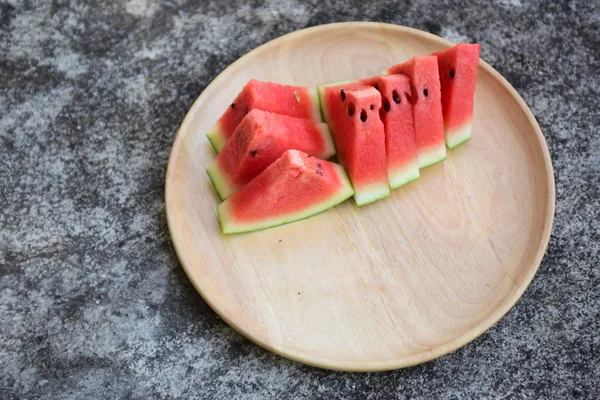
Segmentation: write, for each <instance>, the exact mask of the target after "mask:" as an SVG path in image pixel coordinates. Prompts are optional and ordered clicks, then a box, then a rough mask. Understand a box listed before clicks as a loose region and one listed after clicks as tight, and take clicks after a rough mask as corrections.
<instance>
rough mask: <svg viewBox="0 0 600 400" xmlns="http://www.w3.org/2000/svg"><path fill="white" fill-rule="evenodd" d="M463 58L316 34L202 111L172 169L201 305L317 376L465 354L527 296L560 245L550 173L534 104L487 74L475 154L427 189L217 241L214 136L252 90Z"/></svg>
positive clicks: (383, 29) (256, 67) (480, 92)
mask: <svg viewBox="0 0 600 400" xmlns="http://www.w3.org/2000/svg"><path fill="white" fill-rule="evenodd" d="M450 45H452V44H451V43H450V42H448V41H446V40H444V39H441V38H439V37H437V36H434V35H431V34H428V33H425V32H422V31H418V30H414V29H410V28H405V27H400V26H395V25H388V24H380V23H342V24H331V25H323V26H319V27H315V28H309V29H305V30H302V31H298V32H294V33H292V34H288V35H286V36H283V37H280V38H278V39H276V40H273V41H271V42H269V43H267V44H265V45H263V46H261V47H259V48H257V49H255V50H253V51H252V52H250V53H248V54H246V55H245V56H243V57H242V58H240V59H239V60H238V61H236V62H235V63H233V64H232V65H231V66H230V67H228V68H227V69H226V70H225V71H223V72H222V73H221V74H220V75H219V76H218V77H217V78H216V79H215V80H214V81H213V82H212V83H211V84H210V85H209V86H208V87H207V88H206V89H205V90H204V92H203V93H202V94H201V95H200V97H199V98H198V99H197V101H196V102H195V103H194V105H193V106H192V108H191V109H190V111H189V113H188V115H187V116H186V118H185V120H184V121H183V123H182V125H181V128H180V130H179V133H178V135H177V138H176V140H175V143H174V145H173V150H172V153H171V157H170V160H169V166H168V170H167V177H166V209H167V217H168V224H169V229H170V232H171V236H172V239H173V243H174V246H175V249H176V251H177V255H178V257H179V259H180V261H181V263H182V265H183V268H184V269H185V271H186V273H187V275H188V276H189V278H190V280H191V281H192V283H193V284H194V286H195V287H196V289H197V290H198V292H199V293H200V294H201V295H202V297H203V298H204V299H205V300H206V302H207V303H208V304H209V305H210V306H211V307H212V308H213V309H214V310H215V312H217V313H218V314H219V315H220V316H221V317H222V318H223V319H224V320H225V321H226V322H227V323H229V324H230V325H231V326H232V327H234V328H235V329H236V330H237V331H239V332H240V333H241V334H243V335H245V336H246V337H248V338H249V339H251V340H253V341H254V342H256V343H258V344H259V345H261V346H263V347H265V348H267V349H269V350H271V351H274V352H276V353H278V354H281V355H282V356H285V357H288V358H291V359H294V360H297V361H300V362H303V363H306V364H311V365H315V366H319V367H324V368H332V369H342V370H353V371H373V370H386V369H394V368H400V367H406V366H409V365H414V364H417V363H421V362H424V361H427V360H431V359H433V358H436V357H439V356H441V355H443V354H445V353H448V352H450V351H452V350H455V349H457V348H459V347H461V346H463V345H465V344H466V343H468V342H469V341H471V340H473V339H474V338H475V337H477V336H478V335H480V334H482V333H483V332H485V331H486V330H487V329H488V328H489V327H490V326H492V325H493V324H494V323H496V322H497V321H498V320H499V319H500V318H501V317H502V316H503V315H504V314H505V313H506V312H507V311H508V310H510V308H511V307H512V306H513V305H514V303H515V302H516V301H517V300H518V298H519V297H520V296H521V295H522V293H523V292H524V290H525V289H526V288H527V286H528V284H529V282H530V281H531V279H532V278H533V276H534V274H535V272H536V270H537V268H538V266H539V264H540V262H541V259H542V257H543V255H544V252H545V249H546V246H547V243H548V239H549V236H550V231H551V227H552V221H553V216H554V202H555V191H554V177H553V171H552V164H551V161H550V156H549V153H548V148H547V145H546V142H545V140H544V137H543V135H542V133H541V131H540V128H539V126H538V125H537V123H536V121H535V119H534V117H533V115H532V114H531V112H530V111H529V109H528V108H527V106H526V105H525V103H524V102H523V100H522V99H521V98H520V97H519V95H518V94H517V92H516V91H515V90H514V89H513V88H512V87H511V86H510V85H509V84H508V83H507V82H506V80H504V78H502V77H501V76H500V75H499V74H498V73H497V72H496V71H495V70H494V69H493V68H491V67H490V66H489V65H488V64H486V63H485V62H483V61H481V63H480V67H479V72H478V74H479V78H478V85H477V91H476V94H475V96H476V104H475V116H474V121H473V139H472V140H471V141H470V142H468V143H467V144H465V145H462V146H460V147H459V148H457V149H454V150H452V151H449V153H448V159H447V160H446V161H445V162H443V163H441V164H438V165H436V166H433V167H429V168H427V169H425V170H422V171H421V173H422V175H421V178H420V179H418V180H417V181H415V182H414V183H411V184H409V185H408V186H406V187H403V188H400V189H396V190H394V191H393V192H392V194H391V196H390V197H389V198H387V199H384V200H381V201H378V202H376V203H374V204H372V205H369V206H365V207H361V208H358V207H356V206H355V205H354V204H353V202H352V201H347V202H345V203H344V204H342V205H341V206H338V207H336V208H334V209H332V210H330V211H327V212H325V213H323V214H320V215H318V216H315V217H312V218H309V219H307V220H304V221H301V222H297V223H293V224H290V225H286V226H281V227H278V228H274V229H269V230H265V231H260V232H254V233H249V234H242V235H232V236H224V235H222V234H221V233H220V230H219V222H218V220H217V216H216V211H215V210H216V206H217V204H218V198H217V195H216V194H215V191H214V189H213V188H212V185H211V183H210V181H209V179H208V177H207V176H206V174H205V172H204V170H205V169H206V167H207V166H208V165H209V164H210V162H211V161H212V159H213V158H214V156H215V154H214V152H213V150H212V148H211V147H210V145H209V143H208V141H207V140H206V137H205V133H206V132H207V130H208V129H209V128H210V127H211V126H212V125H213V123H214V122H215V121H216V119H217V118H218V117H219V115H221V113H222V112H223V110H224V109H225V107H226V106H227V105H228V104H229V103H230V101H231V99H232V98H234V97H235V95H236V94H237V93H238V91H239V90H240V89H241V88H242V86H243V85H244V84H245V83H246V81H248V80H249V79H251V78H256V79H261V80H270V81H275V82H279V83H284V84H293V85H305V86H313V85H316V84H318V83H325V82H331V81H339V80H345V79H356V78H365V77H369V76H371V75H375V74H378V73H379V72H380V71H382V70H383V69H385V68H387V67H389V66H390V65H392V64H396V63H399V62H402V61H405V60H407V59H409V58H410V57H411V56H413V55H418V54H429V53H431V52H433V51H436V50H440V49H443V48H447V47H449V46H450Z"/></svg>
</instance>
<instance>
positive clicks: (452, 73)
mask: <svg viewBox="0 0 600 400" xmlns="http://www.w3.org/2000/svg"><path fill="white" fill-rule="evenodd" d="M453 78H454V70H453V69H451V70H450V79H453Z"/></svg>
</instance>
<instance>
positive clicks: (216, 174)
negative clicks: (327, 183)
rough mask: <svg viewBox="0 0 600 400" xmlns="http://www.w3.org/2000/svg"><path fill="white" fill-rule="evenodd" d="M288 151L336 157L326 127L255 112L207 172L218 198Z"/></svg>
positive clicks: (251, 112) (304, 120)
mask: <svg viewBox="0 0 600 400" xmlns="http://www.w3.org/2000/svg"><path fill="white" fill-rule="evenodd" d="M289 149H296V150H301V151H304V152H306V153H308V154H310V155H314V156H317V157H319V158H329V157H331V156H333V155H334V154H335V147H334V145H333V141H332V140H331V136H330V135H329V129H328V128H327V124H325V123H323V122H316V121H313V120H310V119H303V118H294V117H288V116H286V115H281V114H275V113H270V112H267V111H262V110H259V109H254V110H252V111H250V112H249V113H248V115H246V116H245V117H244V119H242V121H241V122H240V124H239V125H238V127H237V128H236V130H235V132H234V134H233V135H232V136H231V137H230V138H229V140H228V141H227V144H226V145H225V147H223V150H222V151H221V152H219V154H217V157H216V159H215V160H214V161H213V163H212V164H211V166H210V167H209V168H208V169H207V170H206V172H207V173H208V176H209V177H210V179H211V180H212V182H213V184H214V186H215V189H216V190H217V193H218V194H219V196H220V197H221V199H226V198H227V197H229V196H230V195H231V194H232V193H234V192H236V191H237V190H238V189H239V188H241V187H242V186H244V185H245V184H246V183H248V182H250V181H251V180H252V179H253V178H254V177H256V176H257V175H258V174H260V173H261V172H262V171H264V170H265V168H267V167H268V166H269V165H270V164H271V163H272V162H273V161H275V160H277V159H278V158H279V157H280V156H281V155H282V154H283V153H284V152H285V151H286V150H289Z"/></svg>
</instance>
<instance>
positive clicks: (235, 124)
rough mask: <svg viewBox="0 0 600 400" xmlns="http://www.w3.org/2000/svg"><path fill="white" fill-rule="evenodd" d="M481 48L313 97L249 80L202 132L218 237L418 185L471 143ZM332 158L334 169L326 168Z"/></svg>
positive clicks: (448, 53) (312, 92)
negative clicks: (423, 173)
mask: <svg viewBox="0 0 600 400" xmlns="http://www.w3.org/2000/svg"><path fill="white" fill-rule="evenodd" d="M480 49H481V46H480V45H479V44H465V43H461V44H458V45H456V46H454V47H451V48H450V49H447V50H444V51H440V52H437V53H433V54H431V55H428V56H415V57H413V58H412V59H411V60H409V61H407V62H405V63H402V64H398V65H394V66H391V67H390V68H389V69H388V70H387V71H385V73H384V74H383V75H382V76H376V77H371V78H366V79H360V80H356V81H344V82H335V83H329V84H323V85H319V86H318V87H317V88H306V87H300V86H289V85H280V84H277V83H273V82H261V81H258V80H254V79H253V80H250V81H249V82H248V83H247V84H246V85H245V86H244V88H243V89H242V91H241V92H240V93H239V94H238V96H237V97H236V98H235V99H234V100H233V102H232V103H231V105H230V106H229V107H228V108H227V110H226V111H225V112H224V113H223V115H222V116H221V117H220V118H219V120H218V121H217V123H216V124H215V125H214V126H213V127H212V129H211V130H210V131H209V132H208V134H207V137H208V139H209V141H210V143H211V144H212V146H213V148H214V149H215V151H216V152H217V153H218V154H217V156H216V158H215V160H214V161H213V163H212V164H211V165H210V166H209V167H208V169H207V173H208V175H209V177H210V179H211V181H212V183H213V185H214V187H215V190H216V191H217V194H218V195H219V197H220V198H221V199H222V200H224V201H223V202H222V203H221V204H220V205H219V206H218V208H217V211H218V215H219V220H220V222H221V228H222V230H223V233H225V234H229V233H240V232H248V231H254V230H258V229H264V228H269V227H273V226H277V225H281V224H285V223H289V222H293V221H297V220H300V219H303V218H307V217H309V216H312V215H314V214H317V213H320V212H322V211H325V210H327V209H329V208H331V207H333V206H335V205H337V204H339V203H341V202H343V201H345V200H346V199H348V198H350V197H352V196H354V200H355V202H356V204H357V205H359V206H362V205H365V204H369V203H372V202H374V201H376V200H379V199H382V198H384V197H386V196H388V195H389V193H390V188H391V189H394V188H397V187H400V186H403V185H405V184H407V183H409V182H412V181H414V180H415V179H417V178H419V176H420V173H419V169H422V168H425V167H428V166H430V165H433V164H436V163H438V162H441V161H443V160H445V159H446V147H447V148H449V149H452V148H454V147H456V146H458V145H460V144H461V143H464V142H466V141H467V140H469V139H470V138H471V126H472V124H471V121H472V118H473V105H474V94H475V86H476V83H477V68H478V65H479V52H480ZM334 155H335V156H336V158H337V161H338V162H339V164H337V163H334V162H331V161H327V159H329V158H331V157H333V156H334Z"/></svg>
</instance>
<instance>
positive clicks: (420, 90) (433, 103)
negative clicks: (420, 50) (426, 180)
mask: <svg viewBox="0 0 600 400" xmlns="http://www.w3.org/2000/svg"><path fill="white" fill-rule="evenodd" d="M387 72H388V74H404V75H406V76H408V78H409V79H410V85H411V100H412V104H413V116H414V125H415V142H416V144H417V149H418V153H419V155H418V158H417V162H418V164H419V168H425V167H427V166H429V165H432V164H436V163H438V162H440V161H443V160H445V159H446V142H445V139H444V116H443V114H442V99H441V98H442V95H441V90H440V77H439V73H438V62H437V57H436V56H422V57H421V56H417V57H413V58H412V59H411V60H410V61H408V62H406V63H403V64H398V65H394V66H393V67H391V68H390V69H389V70H388V71H387Z"/></svg>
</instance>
